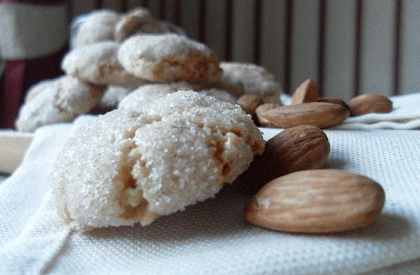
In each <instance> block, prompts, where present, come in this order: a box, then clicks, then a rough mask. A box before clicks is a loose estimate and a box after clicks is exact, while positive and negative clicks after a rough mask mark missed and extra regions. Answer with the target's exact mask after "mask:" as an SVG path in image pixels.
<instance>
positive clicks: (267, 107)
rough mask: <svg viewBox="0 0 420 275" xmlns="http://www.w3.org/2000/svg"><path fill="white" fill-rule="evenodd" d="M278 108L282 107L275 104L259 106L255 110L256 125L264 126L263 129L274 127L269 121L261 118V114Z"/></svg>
mask: <svg viewBox="0 0 420 275" xmlns="http://www.w3.org/2000/svg"><path fill="white" fill-rule="evenodd" d="M280 106H282V105H280V104H276V103H265V104H261V105H259V106H258V107H257V108H256V109H255V115H256V116H257V119H258V123H259V124H260V125H262V126H265V127H274V125H272V124H271V123H270V121H268V120H266V119H264V118H263V117H262V114H263V113H265V112H267V111H268V110H271V109H274V108H277V107H280Z"/></svg>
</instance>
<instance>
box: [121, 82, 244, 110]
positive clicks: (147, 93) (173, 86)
mask: <svg viewBox="0 0 420 275" xmlns="http://www.w3.org/2000/svg"><path fill="white" fill-rule="evenodd" d="M192 89H193V85H191V84H189V83H187V82H174V83H168V84H149V85H144V86H140V87H139V88H137V89H135V90H134V91H133V92H131V93H130V94H129V95H127V96H126V97H125V98H123V99H122V100H121V101H120V103H119V104H118V108H119V109H124V110H130V111H135V112H142V111H143V110H144V108H145V107H146V106H148V105H149V104H151V103H152V102H153V101H155V100H156V99H158V98H162V97H165V96H166V95H168V94H172V93H175V92H178V91H182V90H183V91H185V90H192ZM197 93H200V94H205V95H208V96H213V97H215V98H218V99H220V100H222V101H226V102H229V103H232V104H235V103H236V100H237V98H236V97H235V96H233V95H231V94H230V93H228V92H226V91H224V90H218V89H207V90H199V91H197Z"/></svg>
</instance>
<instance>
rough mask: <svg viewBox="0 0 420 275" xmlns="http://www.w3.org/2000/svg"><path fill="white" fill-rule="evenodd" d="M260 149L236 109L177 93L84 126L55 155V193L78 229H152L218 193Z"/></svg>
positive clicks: (210, 99) (251, 127)
mask: <svg viewBox="0 0 420 275" xmlns="http://www.w3.org/2000/svg"><path fill="white" fill-rule="evenodd" d="M263 150H264V140H263V138H262V135H261V132H260V131H259V129H258V128H257V127H256V126H255V125H254V123H253V122H252V120H251V117H250V116H249V115H246V114H245V113H244V112H243V111H242V110H241V109H240V107H239V106H238V105H233V104H230V103H226V102H223V101H221V100H218V99H216V98H214V97H210V96H205V95H203V94H198V93H196V92H192V91H180V92H176V93H172V94H168V95H167V96H165V97H163V98H161V99H157V100H155V101H154V102H153V103H152V104H150V105H149V106H148V107H147V108H145V110H144V112H143V113H139V112H130V111H126V110H121V109H117V110H115V111H112V112H109V113H107V114H105V115H103V116H99V117H97V118H96V119H94V120H93V121H91V122H90V123H89V124H87V125H85V126H84V127H82V128H80V129H79V130H78V131H77V132H76V133H75V134H74V136H72V137H70V138H69V140H68V142H67V143H66V144H65V145H64V147H63V149H62V150H61V152H59V154H58V157H57V160H56V162H55V165H54V169H53V171H54V172H53V177H52V179H53V182H54V190H53V195H54V197H55V199H56V201H57V205H58V208H59V210H60V214H61V216H62V217H63V219H64V221H65V223H67V224H69V226H70V227H71V228H73V229H75V230H89V229H92V228H98V227H108V226H123V225H134V224H136V223H140V224H142V225H148V224H150V223H152V222H153V221H154V220H155V219H157V218H158V217H160V216H163V215H168V214H171V213H173V212H176V211H179V210H183V209H185V207H186V206H188V205H191V204H195V203H196V202H198V201H203V200H205V199H207V198H210V197H212V196H214V195H215V194H216V193H217V192H218V191H219V190H220V189H221V188H222V186H223V185H224V183H231V182H233V181H234V180H235V179H236V178H237V177H238V175H239V174H241V173H242V172H244V171H245V170H246V169H247V168H248V166H249V164H250V163H251V161H252V160H253V157H254V155H256V154H261V153H262V152H263Z"/></svg>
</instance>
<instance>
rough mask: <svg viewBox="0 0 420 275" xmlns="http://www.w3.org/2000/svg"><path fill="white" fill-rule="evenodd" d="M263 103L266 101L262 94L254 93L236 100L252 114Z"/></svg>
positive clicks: (246, 111) (243, 108)
mask: <svg viewBox="0 0 420 275" xmlns="http://www.w3.org/2000/svg"><path fill="white" fill-rule="evenodd" d="M263 103H264V102H263V99H262V97H261V96H258V95H253V94H246V95H242V96H240V97H239V98H238V100H237V101H236V104H238V105H239V106H241V108H242V110H244V111H245V113H247V114H250V115H253V114H255V109H257V107H258V106H260V105H261V104H263Z"/></svg>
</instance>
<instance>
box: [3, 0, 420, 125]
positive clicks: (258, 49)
mask: <svg viewBox="0 0 420 275" xmlns="http://www.w3.org/2000/svg"><path fill="white" fill-rule="evenodd" d="M16 3H18V4H19V5H30V6H36V7H37V8H41V9H42V8H50V12H51V7H53V10H52V14H53V15H55V16H47V17H45V16H44V17H43V18H42V19H36V18H32V19H31V23H30V24H29V26H31V25H32V26H37V25H39V27H36V28H34V29H33V30H32V31H30V32H29V33H28V32H25V31H24V30H23V29H22V28H21V26H24V25H19V24H21V23H20V21H21V20H23V19H22V18H21V17H22V16H20V17H19V16H15V17H14V18H10V11H9V12H8V13H5V11H4V10H5V6H10V5H12V4H16ZM139 6H141V7H145V8H148V9H149V10H150V11H151V13H152V14H153V15H154V16H155V17H156V18H157V19H160V20H164V21H168V22H171V23H173V24H175V25H177V26H179V27H181V28H182V29H183V30H184V31H185V32H186V33H187V35H188V36H189V37H190V38H193V39H195V40H198V41H200V42H203V43H205V44H206V45H207V46H209V47H210V48H211V49H212V50H213V51H214V52H215V53H216V55H217V56H218V57H219V59H220V60H224V61H238V62H244V63H254V64H259V65H262V66H263V67H264V68H265V69H266V70H267V71H269V72H270V73H272V74H273V75H275V77H276V80H277V81H278V82H279V83H280V84H281V85H282V88H283V91H284V92H285V93H289V94H291V93H293V91H294V90H295V89H296V88H297V87H298V86H299V85H300V84H301V83H302V82H303V81H304V80H305V79H307V78H311V79H313V80H314V81H315V83H316V84H317V86H318V87H319V89H320V91H321V94H322V96H324V97H340V98H342V99H343V100H345V101H347V100H349V99H351V98H352V97H354V96H356V95H360V94H367V93H376V94H382V95H386V96H392V95H400V94H407V93H414V92H418V86H419V79H420V78H419V76H418V71H419V68H420V66H419V65H420V16H419V15H420V1H418V0H260V1H258V0H154V1H151V0H150V1H146V0H143V1H134V0H125V1H112V0H65V1H52V0H50V1H47V0H44V1H10V0H9V1H1V0H0V24H4V25H5V24H6V23H7V26H9V27H8V28H9V29H10V26H11V25H13V20H14V21H15V22H17V23H15V24H14V25H13V26H14V29H13V30H11V31H10V33H9V34H7V35H6V34H5V31H4V29H3V26H1V25H0V52H1V54H2V56H3V60H5V69H4V70H3V74H2V78H1V82H0V85H1V86H0V88H1V89H2V90H1V96H0V101H1V102H3V106H5V105H7V104H10V103H7V102H8V100H9V99H7V98H8V96H7V95H6V88H5V87H6V86H7V87H9V88H8V89H10V87H11V85H12V86H13V85H15V87H14V88H15V90H19V89H20V93H21V94H24V93H25V91H26V90H27V89H28V87H29V86H31V85H33V84H34V82H37V81H39V80H40V79H41V78H53V77H55V76H57V75H58V74H60V73H61V72H60V69H59V63H60V61H61V58H62V56H63V54H64V53H66V52H67V51H68V40H69V33H70V32H69V30H70V26H71V25H72V23H73V24H74V20H75V19H76V18H78V17H79V16H81V15H83V14H86V13H89V12H91V11H93V10H97V9H111V10H116V11H119V12H126V11H129V10H131V9H133V8H135V7H139ZM5 14H6V15H7V16H5ZM58 14H59V16H57V15H58ZM6 17H7V19H6ZM23 17H25V18H27V17H28V16H23ZM6 21H7V22H6ZM26 21H28V20H26ZM41 21H47V22H41ZM45 29H46V31H45ZM43 30H44V31H43ZM13 34H14V35H15V36H16V37H18V38H19V36H20V35H28V36H29V37H30V38H31V39H32V40H34V41H43V42H42V43H41V44H42V45H43V46H44V47H45V48H48V50H46V51H44V52H43V51H42V50H39V49H38V51H39V52H40V53H43V55H40V54H38V55H37V56H31V54H29V53H28V52H30V51H31V48H32V46H28V50H27V51H26V52H25V54H26V55H25V54H24V55H23V56H17V57H13V56H10V55H8V54H7V53H6V54H4V53H3V51H2V49H3V48H4V47H10V45H9V46H7V45H3V44H7V42H8V41H6V39H12V38H11V37H12V36H13ZM52 34H53V35H52ZM46 36H49V37H50V38H46ZM51 36H52V38H51ZM15 39H16V38H15ZM34 43H35V42H32V44H28V45H33V44H34ZM9 44H10V43H9ZM38 44H39V43H38ZM42 45H41V46H40V47H41V48H42ZM13 62H14V63H13ZM16 62H17V63H19V62H20V63H24V64H25V65H24V67H25V66H26V67H25V68H23V69H22V68H20V74H21V77H20V78H16V79H12V80H11V76H12V75H13V73H11V72H10V71H11V70H12V71H13V69H14V70H15V75H16V74H19V73H16V70H18V69H17V68H19V66H17V67H16ZM28 64H29V65H28ZM18 65H19V64H18ZM0 69H1V66H0ZM11 83H12V84H11ZM19 83H20V84H21V85H20V84H19ZM19 85H20V86H21V87H20V86H19ZM17 86H19V87H17ZM18 88H19V89H18ZM21 99H22V96H20V100H21ZM6 103H7V104H6ZM0 104H1V103H0ZM13 104H15V105H16V104H18V103H16V100H15V101H14V103H13ZM4 108H5V107H3V114H2V116H3V117H4V116H5V109H4ZM6 111H7V110H6ZM9 123H10V121H9ZM3 125H5V124H4V123H3ZM6 126H7V125H6ZM9 126H10V125H9Z"/></svg>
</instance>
